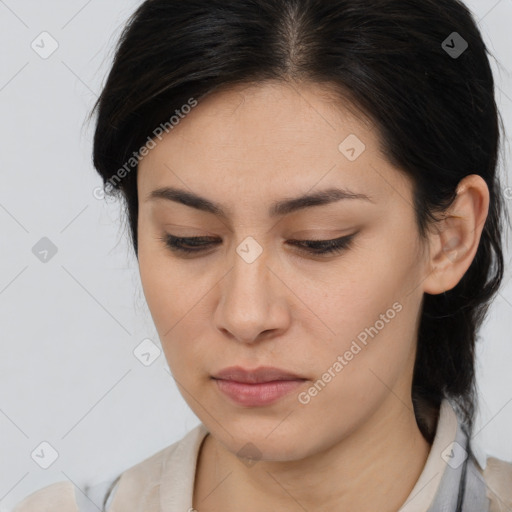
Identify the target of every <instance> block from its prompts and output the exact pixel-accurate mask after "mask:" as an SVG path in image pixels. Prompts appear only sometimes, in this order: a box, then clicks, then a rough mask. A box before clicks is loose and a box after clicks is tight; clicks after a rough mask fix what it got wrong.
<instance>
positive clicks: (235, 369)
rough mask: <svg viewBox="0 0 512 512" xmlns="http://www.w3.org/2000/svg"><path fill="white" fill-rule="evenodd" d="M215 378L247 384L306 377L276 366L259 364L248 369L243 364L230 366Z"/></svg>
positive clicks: (303, 378) (214, 376)
mask: <svg viewBox="0 0 512 512" xmlns="http://www.w3.org/2000/svg"><path fill="white" fill-rule="evenodd" d="M213 378H214V379H222V380H231V381H236V382H243V383H246V384H259V383H262V382H273V381H276V380H305V377H302V376H300V375H297V374H296V373H292V372H289V371H287V370H283V369H281V368H275V367H274V366H259V367H258V368H255V369H253V370H248V369H245V368H242V367H241V366H229V367H228V368H224V369H223V370H221V371H220V372H218V373H216V374H215V375H213Z"/></svg>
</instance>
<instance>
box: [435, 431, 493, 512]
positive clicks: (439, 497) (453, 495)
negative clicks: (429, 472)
mask: <svg viewBox="0 0 512 512" xmlns="http://www.w3.org/2000/svg"><path fill="white" fill-rule="evenodd" d="M457 445H458V446H457ZM447 448H448V447H447ZM467 448H468V440H467V436H466V434H465V433H464V432H463V431H462V429H461V426H460V421H458V425H457V434H456V436H455V442H454V445H453V452H452V453H453V454H454V457H453V458H452V461H451V464H450V463H448V464H447V465H446V468H445V470H444V474H443V478H442V479H441V483H440V484H439V488H438V490H437V493H436V495H435V497H434V501H433V502H432V505H431V506H430V508H429V509H428V512H489V499H488V498H487V486H486V485H485V481H484V479H483V477H482V475H481V474H480V472H479V471H478V468H477V466H476V464H477V463H476V462H475V460H474V458H473V457H472V456H466V458H465V460H464V462H461V463H459V462H458V460H457V459H460V458H461V454H463V453H465V452H466V453H467Z"/></svg>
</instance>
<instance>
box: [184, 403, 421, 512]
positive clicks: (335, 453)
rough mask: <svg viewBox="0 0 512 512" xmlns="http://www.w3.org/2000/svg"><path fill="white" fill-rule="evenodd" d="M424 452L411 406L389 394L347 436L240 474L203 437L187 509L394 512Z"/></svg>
mask: <svg viewBox="0 0 512 512" xmlns="http://www.w3.org/2000/svg"><path fill="white" fill-rule="evenodd" d="M429 452H430V444H429V442H428V441H427V440H426V439H425V438H424V437H423V435H422V434H421V432H420V430H419V428H418V425H417V423H416V418H415V415H414V410H413V406H412V402H410V403H407V404H404V403H403V402H401V401H400V400H398V399H397V398H396V397H395V396H394V395H390V396H389V397H388V399H387V400H386V401H385V403H383V404H382V405H381V406H380V408H379V409H378V410H377V411H376V412H375V413H374V414H373V415H372V417H371V418H369V419H368V420H367V421H366V422H365V424H364V425H362V426H360V427H359V428H358V429H357V430H356V431H354V432H353V433H351V434H350V435H349V436H347V437H345V438H343V439H342V440H341V441H339V442H337V443H336V444H334V445H329V447H328V448H327V449H325V450H324V451H322V452H317V453H315V454H314V455H312V456H309V457H307V458H304V459H300V460H294V461H277V462H276V461H264V460H260V461H258V462H256V463H255V464H254V465H253V466H251V467H247V466H246V465H245V464H243V463H242V462H241V461H240V460H239V459H238V458H237V457H236V456H235V455H234V454H232V453H231V452H229V451H227V450H226V449H225V448H224V447H223V446H222V445H221V444H220V443H218V442H217V441H216V440H215V439H214V438H213V437H212V436H211V435H207V436H206V438H205V440H204V442H203V445H202V447H201V451H200V454H199V457H198V467H197V470H196V482H195V487H194V507H195V508H197V510H200V511H201V512H209V511H213V510H224V511H225V512H231V511H235V510H245V511H247V512H249V511H253V510H254V511H257V510H258V511H259V510H262V509H268V510H276V509H277V508H279V509H282V510H289V509H290V507H295V508H297V509H298V510H299V509H300V508H302V509H305V510H316V509H317V508H318V505H319V504H320V503H321V504H322V510H323V511H325V512H331V511H332V512H334V511H340V510H350V511H352V512H357V511H366V510H379V511H381V512H396V511H397V510H398V509H399V508H400V506H401V505H403V503H404V502H405V501H406V499H407V498H408V496H409V494H410V492H411V491H412V488H413V487H414V485H415V483H416V481H417V480H418V478H419V476H420V474H421V472H422V470H423V467H424V465H425V462H426V459H427V457H428V454H429ZM221 482H222V484H221ZM383 496H385V497H386V499H385V502H383V500H382V497H383ZM248 504H251V505H250V507H252V508H250V507H248Z"/></svg>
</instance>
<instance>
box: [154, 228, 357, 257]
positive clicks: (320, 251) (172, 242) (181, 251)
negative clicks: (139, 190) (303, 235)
mask: <svg viewBox="0 0 512 512" xmlns="http://www.w3.org/2000/svg"><path fill="white" fill-rule="evenodd" d="M358 233H359V231H356V232H354V233H352V234H349V235H344V236H341V237H338V238H331V239H313V240H312V239H307V240H306V239H291V240H287V242H288V243H289V244H291V245H295V246H298V247H299V248H300V252H302V253H307V254H308V255H309V256H320V257H327V256H337V255H339V254H340V253H342V252H344V251H346V250H348V249H349V248H350V247H351V246H352V244H353V239H354V237H355V236H356V235H358ZM212 238H213V239H214V242H212V241H211V240H212ZM215 238H216V237H210V236H195V237H184V236H175V235H172V234H170V233H166V234H165V235H164V236H163V237H159V239H160V240H162V241H163V242H164V244H165V245H166V247H167V248H168V249H169V250H170V251H171V252H173V253H175V254H177V255H178V256H181V257H184V258H187V257H194V256H195V255H199V256H201V255H203V254H204V255H205V256H207V255H208V254H210V252H209V249H211V248H212V247H211V246H212V244H215V245H218V243H219V240H218V238H217V240H215ZM220 242H222V240H220ZM300 244H302V245H300ZM186 245H189V246H192V248H191V247H186Z"/></svg>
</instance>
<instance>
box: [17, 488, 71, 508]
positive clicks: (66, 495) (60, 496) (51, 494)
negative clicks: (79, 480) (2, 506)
mask: <svg viewBox="0 0 512 512" xmlns="http://www.w3.org/2000/svg"><path fill="white" fill-rule="evenodd" d="M12 512H80V511H79V509H78V505H77V503H76V499H75V486H74V485H73V484H72V483H71V482H56V483H54V484H51V485H48V486H46V487H43V488H42V489H39V490H37V491H35V492H33V493H32V494H29V495H28V496H27V497H26V498H25V499H23V500H22V501H20V502H19V503H18V504H17V505H16V506H15V507H14V509H13V511H12Z"/></svg>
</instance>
